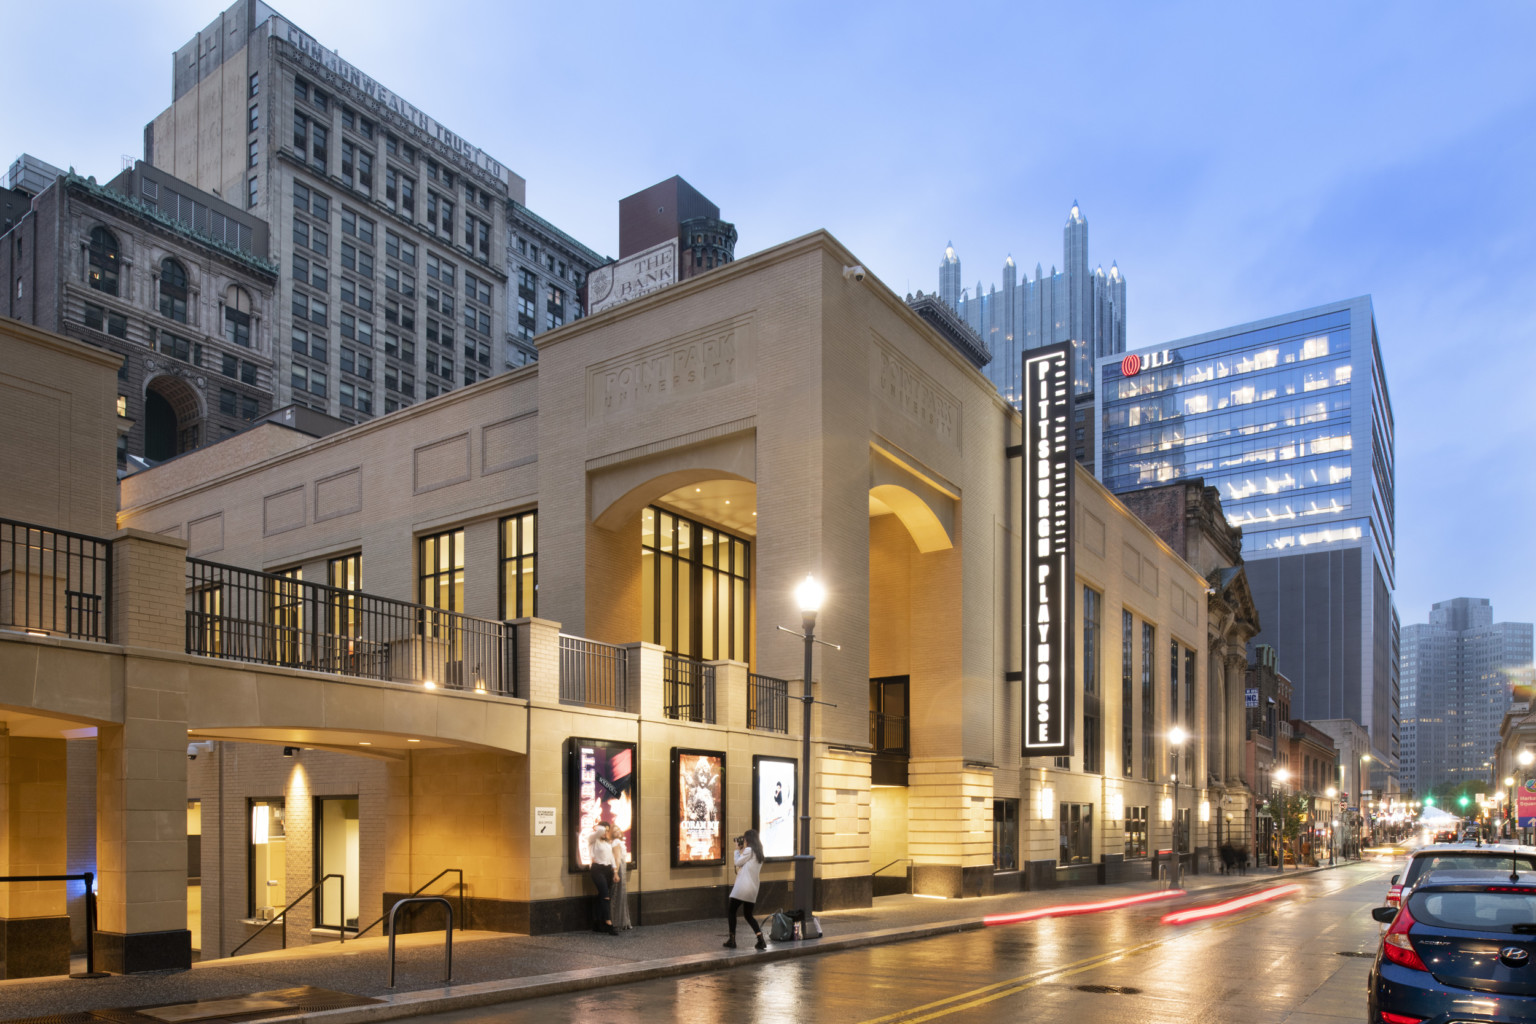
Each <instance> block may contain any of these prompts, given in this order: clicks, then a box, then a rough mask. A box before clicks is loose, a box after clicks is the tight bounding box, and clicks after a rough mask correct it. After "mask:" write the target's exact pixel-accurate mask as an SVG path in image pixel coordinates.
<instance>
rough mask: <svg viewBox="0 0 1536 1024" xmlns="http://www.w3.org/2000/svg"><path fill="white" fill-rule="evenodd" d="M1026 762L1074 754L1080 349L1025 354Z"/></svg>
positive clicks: (1069, 347) (1055, 348)
mask: <svg viewBox="0 0 1536 1024" xmlns="http://www.w3.org/2000/svg"><path fill="white" fill-rule="evenodd" d="M1023 413H1024V445H1023V452H1022V453H1021V454H1022V459H1021V461H1022V462H1023V463H1024V467H1023V473H1022V474H1021V476H1022V478H1023V482H1024V487H1023V490H1024V494H1023V501H1022V502H1021V503H1020V506H1021V508H1022V509H1023V513H1024V545H1023V546H1024V559H1023V562H1024V564H1023V587H1024V601H1023V607H1024V679H1023V696H1024V756H1025V757H1036V756H1048V755H1057V756H1063V755H1068V754H1071V753H1072V689H1073V686H1072V669H1073V658H1072V614H1073V607H1074V605H1075V602H1074V601H1073V571H1072V476H1073V466H1072V451H1071V447H1070V445H1069V440H1068V431H1069V429H1070V427H1071V421H1072V345H1071V344H1070V343H1066V344H1061V345H1052V346H1050V347H1048V348H1038V349H1031V350H1029V351H1027V352H1025V353H1024V405H1023Z"/></svg>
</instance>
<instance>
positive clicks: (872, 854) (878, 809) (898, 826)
mask: <svg viewBox="0 0 1536 1024" xmlns="http://www.w3.org/2000/svg"><path fill="white" fill-rule="evenodd" d="M908 856H909V854H908V852H907V788H906V787H905V786H879V787H877V788H875V789H873V790H871V791H870V794H869V870H870V871H880V869H881V868H885V870H884V871H880V877H882V878H885V877H891V876H900V877H905V876H906V873H907V864H906V860H907V857H908ZM895 861H899V862H901V863H892V862H895ZM887 865H891V866H889V867H887Z"/></svg>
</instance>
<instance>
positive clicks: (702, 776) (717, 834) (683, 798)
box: [672, 747, 725, 867]
mask: <svg viewBox="0 0 1536 1024" xmlns="http://www.w3.org/2000/svg"><path fill="white" fill-rule="evenodd" d="M723 863H725V752H724V751H720V750H684V749H683V748H681V747H673V748H672V866H673V867H686V866H689V865H693V864H723Z"/></svg>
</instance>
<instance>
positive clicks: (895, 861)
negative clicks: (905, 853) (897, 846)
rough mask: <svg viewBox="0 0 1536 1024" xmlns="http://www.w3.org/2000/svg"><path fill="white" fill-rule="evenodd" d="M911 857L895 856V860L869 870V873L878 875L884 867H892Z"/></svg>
mask: <svg viewBox="0 0 1536 1024" xmlns="http://www.w3.org/2000/svg"><path fill="white" fill-rule="evenodd" d="M911 859H912V858H911V857H897V858H896V859H895V860H893V861H891V862H890V863H889V864H887V865H886V866H885V867H884V868H876V869H875V870H873V871H871V872H870V874H871V875H878V874H879V873H880V872H882V871H884V870H885V868H893V867H895V866H896V865H897V864H900V863H901V862H902V861H910V860H911Z"/></svg>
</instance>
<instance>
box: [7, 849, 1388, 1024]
mask: <svg viewBox="0 0 1536 1024" xmlns="http://www.w3.org/2000/svg"><path fill="white" fill-rule="evenodd" d="M1351 865H1354V866H1357V867H1359V868H1361V869H1363V870H1365V871H1375V870H1385V868H1386V865H1383V864H1376V863H1373V862H1370V861H1364V862H1358V861H1351V862H1340V863H1339V864H1337V865H1335V866H1337V867H1339V868H1346V867H1349V866H1351ZM1327 870H1331V869H1330V868H1327V867H1323V868H1303V869H1301V870H1300V871H1297V870H1288V871H1285V872H1284V873H1283V874H1282V873H1281V872H1278V871H1275V870H1273V869H1268V870H1259V871H1250V872H1249V873H1248V874H1246V875H1220V874H1216V875H1195V876H1191V877H1188V878H1186V879H1185V883H1186V884H1185V886H1184V888H1185V890H1186V891H1187V892H1189V893H1190V894H1191V896H1192V897H1193V899H1195V900H1198V899H1200V898H1201V897H1202V895H1204V896H1205V901H1207V902H1208V901H1209V900H1211V899H1214V898H1219V892H1218V891H1219V890H1223V889H1237V888H1240V887H1251V888H1262V887H1264V886H1265V885H1273V884H1278V883H1279V882H1281V881H1289V880H1290V879H1293V878H1296V877H1297V876H1298V875H1303V874H1311V873H1315V872H1318V871H1327ZM1159 888H1160V886H1159V885H1158V884H1157V883H1155V882H1151V881H1140V882H1127V883H1121V884H1118V885H1089V886H1072V887H1063V888H1059V889H1052V890H1049V891H1046V892H1023V893H1009V894H1006V895H1002V896H988V897H979V898H974V899H964V900H935V899H924V898H920V897H914V896H886V897H881V898H880V899H878V900H876V901H875V906H873V907H870V908H867V909H859V910H838V911H828V912H827V913H825V914H820V915H818V918H819V919H820V921H821V923H822V928H823V932H824V936H823V938H821V939H816V940H811V941H808V942H795V943H775V944H770V945H769V948H768V949H767V950H766V951H764V952H757V951H754V950H753V949H752V948H751V945H752V937H751V933H750V931H746V929H745V925H742V926H740V928H741V930H742V932H745V935H746V941H744V942H742V948H740V949H737V950H729V951H728V950H724V949H722V948H721V947H720V944H721V942H723V941H724V939H725V934H726V927H725V921H724V915H723V914H722V916H721V918H720V919H719V920H705V921H684V922H679V923H676V924H667V925H652V926H643V927H638V928H635V929H634V930H633V931H629V932H625V933H623V934H621V935H619V936H611V935H599V934H595V933H592V932H563V933H560V934H556V935H538V936H528V935H508V934H505V933H501V932H455V933H454V936H453V980H452V981H451V982H450V983H448V984H444V983H443V981H442V977H443V966H444V965H443V946H444V942H443V933H442V932H426V933H421V934H412V935H402V936H400V937H399V939H398V940H397V949H396V958H395V960H396V967H395V983H396V988H395V989H393V990H392V989H390V988H388V986H387V981H388V972H389V969H388V952H387V947H388V940H387V939H384V938H373V937H369V938H365V939H362V940H359V941H355V942H348V943H345V944H337V943H324V944H321V945H313V946H304V947H297V948H294V949H290V950H277V951H273V952H269V953H255V954H251V955H249V956H240V957H234V958H227V959H221V960H210V961H207V962H204V963H199V964H196V965H194V966H193V968H192V969H191V970H190V971H177V972H164V973H157V974H148V975H145V974H137V975H128V976H123V975H113V976H112V977H109V978H103V979H99V980H75V979H70V978H58V977H55V978H40V979H24V980H17V981H0V1022H9V1021H18V1020H30V1019H32V1018H40V1017H48V1018H50V1019H51V1021H52V1022H53V1024H71V1018H69V1017H62V1018H61V1017H60V1015H63V1014H75V1015H78V1016H75V1017H73V1019H72V1021H73V1024H91V1022H93V1021H96V1020H101V1019H106V1015H105V1014H104V1015H103V1016H102V1017H100V1018H97V1017H91V1016H88V1014H89V1011H94V1010H113V1011H114V1012H113V1013H112V1014H111V1016H110V1019H111V1020H114V1021H118V1022H121V1024H157V1022H174V1021H191V1020H198V1021H201V1022H204V1024H211V1022H212V1021H214V1020H218V1019H223V1016H224V1014H241V1017H240V1018H239V1019H241V1020H250V1019H252V1017H251V1016H250V1014H251V1013H252V1012H259V1011H265V1012H266V1013H268V1014H271V1016H270V1017H267V1018H265V1019H270V1020H274V1021H276V1020H279V1019H281V1020H313V1021H316V1022H324V1024H353V1022H363V1021H381V1020H389V1019H394V1018H399V1017H404V1016H408V1015H418V1014H426V1013H437V1012H441V1011H444V1010H451V1009H462V1008H466V1007H473V1006H485V1005H490V1004H494V1003H501V1002H510V1001H514V1000H522V999H532V998H537V997H539V996H547V995H556V994H560V993H564V992H572V991H579V990H583V989H591V988H599V987H603V986H607V985H618V984H625V983H628V982H634V981H644V980H648V979H652V978H662V977H671V976H676V975H683V974H694V973H702V972H704V971H713V970H722V969H727V968H730V967H735V966H743V965H746V964H752V963H762V962H765V961H770V960H779V959H786V958H789V957H796V956H808V955H814V954H816V953H826V952H832V951H834V950H839V949H850V948H854V947H858V946H867V945H874V944H877V943H885V942H899V941H902V940H904V939H913V938H920V937H923V936H927V935H937V934H943V933H947V932H957V931H966V930H970V929H974V928H981V927H984V924H983V921H982V919H983V918H984V917H985V916H987V915H990V914H1002V913H1016V912H1019V911H1024V910H1034V909H1038V908H1041V907H1049V906H1054V905H1056V904H1064V903H1089V902H1096V901H1099V900H1108V899H1114V898H1116V897H1121V896H1129V895H1134V894H1136V893H1140V892H1153V891H1157V890H1158V889H1159ZM1191 902H1192V900H1191V899H1190V898H1183V897H1175V898H1172V899H1170V900H1169V901H1168V905H1169V908H1170V909H1172V908H1173V907H1176V906H1188V905H1189V904H1190V903H1191ZM774 909H778V908H768V909H767V910H766V912H765V913H764V914H763V915H762V916H761V917H759V923H761V924H763V926H764V927H765V928H766V926H767V922H766V920H765V919H766V917H767V916H768V914H770V913H771V912H772V910H774ZM740 938H741V934H738V940H740ZM258 993H259V994H262V995H263V996H264V997H265V998H264V999H263V1000H262V1001H260V1002H255V1003H252V1002H242V1003H235V1004H231V1005H229V1006H227V1007H218V1006H204V1007H199V1008H197V1009H188V1008H185V1007H181V1006H178V1005H177V1004H187V1003H194V1002H201V1003H207V1002H209V1001H213V1000H240V999H242V998H244V997H250V996H252V995H255V994H258ZM359 1004H360V1005H359ZM127 1007H134V1008H139V1009H140V1010H141V1013H140V1014H125V1013H123V1012H122V1008H127ZM145 1008H157V1009H154V1010H146V1009H145Z"/></svg>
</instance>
